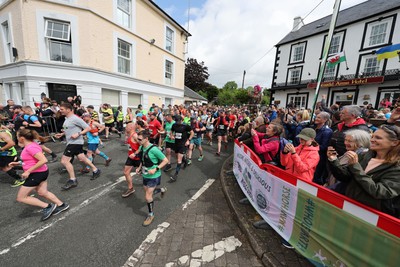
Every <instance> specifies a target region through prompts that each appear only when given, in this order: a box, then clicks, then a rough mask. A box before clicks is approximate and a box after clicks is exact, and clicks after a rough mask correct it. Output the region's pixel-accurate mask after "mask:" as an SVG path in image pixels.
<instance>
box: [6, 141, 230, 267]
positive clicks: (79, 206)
mask: <svg viewBox="0 0 400 267" xmlns="http://www.w3.org/2000/svg"><path fill="white" fill-rule="evenodd" d="M49 146H50V147H52V148H53V149H54V151H56V152H58V155H59V156H60V155H61V152H62V151H63V149H64V145H63V144H61V143H55V144H49ZM231 149H232V148H229V150H228V151H226V152H225V153H222V155H221V157H216V156H215V155H214V153H215V147H209V146H205V158H204V160H203V161H202V162H197V160H196V156H198V151H196V152H195V153H194V158H193V159H194V160H193V164H192V165H191V166H189V167H187V168H186V169H185V170H183V171H181V174H180V178H179V180H178V182H176V183H174V184H168V183H166V182H167V180H168V176H167V175H165V174H163V179H162V180H163V181H162V184H165V185H167V187H168V191H167V193H166V196H165V197H164V198H163V199H161V198H160V197H159V196H156V197H155V215H156V216H155V221H154V222H153V224H152V225H151V226H150V227H143V226H142V222H143V220H144V219H145V216H146V215H147V205H146V202H145V200H144V192H143V189H142V187H141V184H142V183H141V178H140V177H138V176H134V185H135V187H136V192H135V194H133V195H131V196H130V197H129V198H126V199H124V198H122V197H121V194H122V193H123V192H124V191H125V190H126V183H125V180H124V178H123V177H122V176H123V172H122V170H123V166H124V163H125V160H126V156H127V147H126V146H122V145H121V143H120V141H119V140H118V139H116V138H115V137H114V139H112V140H110V141H108V142H107V143H106V146H105V148H104V149H102V150H103V151H104V152H105V153H106V154H107V155H109V156H110V157H111V158H112V159H113V161H112V162H111V165H110V166H109V167H105V166H104V160H103V159H101V158H100V157H97V158H96V159H95V164H96V165H97V166H98V167H99V168H100V169H101V170H102V175H101V177H100V178H98V179H96V180H94V181H91V180H90V179H89V178H90V175H91V174H85V175H80V174H78V175H77V177H78V179H79V186H78V187H77V188H74V189H71V190H70V191H61V186H62V185H64V184H65V182H66V181H67V174H66V173H64V174H59V173H58V172H57V169H58V168H59V167H61V164H60V163H59V162H57V163H49V169H50V176H49V179H48V181H49V190H50V191H51V192H53V193H55V194H56V195H57V196H58V197H59V198H60V199H61V200H63V201H66V202H67V203H69V204H70V209H69V210H68V211H67V212H64V213H61V214H59V215H57V216H53V217H51V218H50V219H49V220H48V221H46V222H41V221H40V218H41V213H40V210H39V209H38V208H36V207H31V206H27V205H24V204H21V203H17V202H16V201H15V198H16V193H17V190H18V189H17V188H11V187H10V186H9V183H10V182H11V179H10V178H8V177H7V175H6V174H4V173H1V174H0V203H1V209H0V225H1V228H0V237H1V242H0V266H122V265H123V264H124V263H125V262H126V261H127V259H128V258H129V256H131V255H132V253H133V252H134V251H135V250H136V249H137V248H138V247H139V246H140V244H141V243H142V241H143V240H144V239H145V238H146V237H147V235H148V234H149V233H150V232H151V231H152V230H153V229H155V228H156V227H157V225H158V224H160V223H162V222H164V221H165V220H166V219H167V218H168V217H169V216H170V214H172V213H173V212H174V211H175V210H177V209H179V208H182V205H183V204H184V203H186V202H187V201H188V200H189V199H190V198H191V197H192V196H193V195H194V194H195V193H196V192H197V191H198V190H199V189H200V188H201V187H202V186H203V185H204V184H205V182H206V180H207V179H215V178H217V177H218V176H219V172H220V168H221V165H222V163H223V161H224V160H225V159H226V157H227V156H229V155H230V154H231V153H232V150H231ZM174 162H175V161H173V163H174ZM79 168H80V165H79V163H77V162H75V170H78V169H79Z"/></svg>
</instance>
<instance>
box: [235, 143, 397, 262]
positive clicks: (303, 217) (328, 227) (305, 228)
mask: <svg viewBox="0 0 400 267" xmlns="http://www.w3.org/2000/svg"><path fill="white" fill-rule="evenodd" d="M234 153H235V154H234V165H233V172H234V174H235V177H236V179H237V181H238V183H239V185H240V187H241V188H242V190H243V192H244V194H245V195H246V196H247V198H248V199H249V200H250V202H251V204H252V205H253V207H254V208H255V209H256V210H257V212H258V213H259V214H260V215H261V216H262V217H263V219H264V220H265V221H267V222H268V223H269V224H270V226H271V227H272V228H273V229H274V230H275V231H276V232H277V233H279V234H280V235H281V236H282V237H283V238H284V239H285V240H286V241H288V242H289V243H291V244H292V245H293V246H294V247H295V248H296V250H297V251H298V252H299V253H301V254H302V255H303V256H305V257H306V258H307V259H308V260H309V261H310V262H312V263H313V264H314V265H316V266H335V267H338V266H397V265H398V262H399V260H400V254H399V253H398V248H399V247H400V220H398V219H396V218H394V217H392V216H390V215H387V214H384V213H381V212H379V211H377V210H374V209H372V208H369V207H366V206H364V205H362V204H360V203H358V202H356V201H354V200H352V199H349V198H347V197H346V196H343V195H340V194H337V193H335V192H333V191H331V190H329V189H327V188H324V187H321V186H319V185H316V184H313V183H309V182H307V181H305V180H302V179H299V178H297V177H295V176H293V175H290V174H288V173H286V172H285V171H283V170H281V169H279V168H277V167H275V166H272V165H268V164H260V160H259V159H258V157H257V155H256V154H255V153H254V152H253V151H251V150H250V149H249V148H247V147H246V146H245V145H242V144H239V143H238V142H236V145H235V152H234Z"/></svg>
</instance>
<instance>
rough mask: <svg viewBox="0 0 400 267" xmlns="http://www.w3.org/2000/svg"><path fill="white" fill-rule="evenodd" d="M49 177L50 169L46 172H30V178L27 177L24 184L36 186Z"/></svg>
mask: <svg viewBox="0 0 400 267" xmlns="http://www.w3.org/2000/svg"><path fill="white" fill-rule="evenodd" d="M47 177H49V170H47V171H44V172H33V173H31V174H29V176H28V178H26V179H25V183H24V185H23V186H26V187H35V186H38V185H40V183H41V182H44V181H46V180H47Z"/></svg>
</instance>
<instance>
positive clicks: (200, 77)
mask: <svg viewBox="0 0 400 267" xmlns="http://www.w3.org/2000/svg"><path fill="white" fill-rule="evenodd" d="M209 76H210V75H209V74H208V68H207V67H206V66H204V62H203V61H202V62H200V63H198V62H197V60H196V59H194V58H188V59H187V61H186V64H185V85H186V86H187V87H189V88H190V89H192V90H193V91H196V92H199V91H201V90H203V91H206V90H205V89H206V87H208V85H209V84H208V83H207V82H206V81H207V79H208V77H209Z"/></svg>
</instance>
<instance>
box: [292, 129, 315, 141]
mask: <svg viewBox="0 0 400 267" xmlns="http://www.w3.org/2000/svg"><path fill="white" fill-rule="evenodd" d="M316 135H317V133H316V132H315V130H314V129H311V128H304V129H303V130H301V132H300V133H299V134H298V135H297V136H296V137H298V138H301V139H303V140H306V141H308V140H310V139H311V138H315V136H316Z"/></svg>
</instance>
